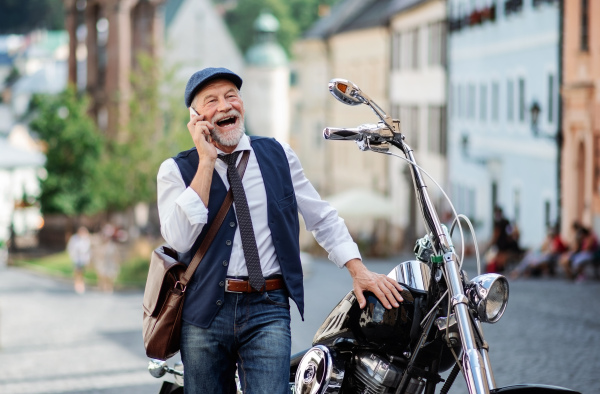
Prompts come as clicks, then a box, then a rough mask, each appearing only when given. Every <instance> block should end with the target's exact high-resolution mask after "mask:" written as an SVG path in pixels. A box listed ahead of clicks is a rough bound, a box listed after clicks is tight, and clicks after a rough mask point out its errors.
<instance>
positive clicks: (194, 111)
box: [190, 107, 200, 120]
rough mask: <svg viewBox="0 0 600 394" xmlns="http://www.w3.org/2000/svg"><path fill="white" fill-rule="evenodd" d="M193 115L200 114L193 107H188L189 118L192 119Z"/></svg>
mask: <svg viewBox="0 0 600 394" xmlns="http://www.w3.org/2000/svg"><path fill="white" fill-rule="evenodd" d="M194 115H198V116H200V114H199V113H198V112H197V111H196V110H195V109H194V107H190V120H192V118H193V117H194Z"/></svg>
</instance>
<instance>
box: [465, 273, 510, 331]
mask: <svg viewBox="0 0 600 394" xmlns="http://www.w3.org/2000/svg"><path fill="white" fill-rule="evenodd" d="M465 293H466V295H467V297H468V298H469V303H470V305H471V307H472V308H473V309H475V311H476V312H477V315H478V316H479V319H480V320H481V321H482V322H484V323H496V322H497V321H498V320H500V318H501V317H502V315H503V314H504V310H505V309H506V305H507V304H508V281H507V280H506V278H505V277H504V276H502V275H498V274H483V275H479V276H476V277H475V278H473V279H471V281H469V283H468V284H467V288H466V291H465Z"/></svg>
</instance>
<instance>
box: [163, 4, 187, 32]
mask: <svg viewBox="0 0 600 394" xmlns="http://www.w3.org/2000/svg"><path fill="white" fill-rule="evenodd" d="M181 3H183V0H167V2H166V4H165V27H167V28H168V27H169V26H171V23H173V19H175V15H177V11H179V7H180V6H181Z"/></svg>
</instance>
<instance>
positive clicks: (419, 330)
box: [149, 79, 577, 394]
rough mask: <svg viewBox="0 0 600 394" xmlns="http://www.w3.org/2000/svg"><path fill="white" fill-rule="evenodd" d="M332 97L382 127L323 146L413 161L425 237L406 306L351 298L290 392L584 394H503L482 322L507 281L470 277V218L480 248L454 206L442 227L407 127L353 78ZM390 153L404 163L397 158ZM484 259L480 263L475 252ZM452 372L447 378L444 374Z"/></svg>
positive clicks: (552, 392) (409, 276) (502, 301)
mask: <svg viewBox="0 0 600 394" xmlns="http://www.w3.org/2000/svg"><path fill="white" fill-rule="evenodd" d="M329 91H330V92H331V94H332V95H333V96H334V97H335V98H336V99H338V100H339V101H341V102H342V103H344V104H348V105H352V106H354V105H362V104H364V105H367V106H369V107H370V108H371V109H372V110H373V112H375V114H376V115H377V117H378V118H379V121H378V123H377V124H364V125H361V126H359V127H357V128H333V127H328V128H325V130H324V131H323V135H324V137H325V139H327V140H332V141H336V140H344V141H354V142H356V144H357V145H358V147H359V149H360V150H362V151H373V152H377V153H382V154H387V155H391V156H396V157H399V158H401V159H403V160H405V161H407V162H408V164H409V165H410V168H411V175H412V180H413V186H414V189H415V192H416V195H417V200H418V202H419V208H420V212H421V215H422V217H423V220H424V222H425V224H426V227H427V234H426V235H425V236H423V237H422V238H420V239H418V240H417V241H416V243H415V247H414V252H415V260H410V261H405V262H402V263H400V264H398V265H397V266H396V267H395V268H394V269H393V270H392V271H391V272H390V273H389V274H388V276H389V277H391V278H393V279H394V280H396V281H397V282H398V283H399V284H401V285H402V288H403V289H404V290H403V291H402V293H401V295H402V298H403V299H404V301H403V302H401V303H400V307H398V308H395V309H386V308H385V307H384V306H383V305H382V304H381V303H380V302H379V300H378V299H377V298H376V297H375V296H374V295H373V294H372V293H370V292H365V297H366V299H367V305H366V306H365V307H364V308H362V309H361V308H360V306H359V304H358V302H357V299H356V296H355V294H354V292H353V291H350V292H349V293H348V294H347V295H346V296H345V297H344V298H343V299H342V300H341V301H340V302H339V303H338V304H337V305H336V306H335V307H334V308H333V310H332V311H331V313H330V314H329V316H328V317H327V318H326V319H325V321H324V322H323V324H322V325H321V326H320V328H319V329H318V330H317V333H316V334H315V336H314V338H313V342H312V347H311V348H309V349H307V350H305V351H303V352H300V353H298V354H295V355H293V356H292V358H291V363H290V380H289V387H290V392H291V393H295V394H332V393H338V394H350V393H360V394H423V393H425V394H434V393H435V392H436V388H437V387H438V385H440V384H441V383H442V382H443V383H444V384H443V386H442V387H441V389H440V391H439V393H440V394H446V393H448V392H449V390H450V388H451V386H452V385H453V383H454V382H455V380H456V378H457V376H458V375H459V374H462V375H463V377H464V379H465V383H466V386H467V388H468V391H469V393H470V394H488V393H492V394H496V393H498V394H500V393H502V394H504V393H510V394H524V393H526V394H542V393H543V394H560V393H571V394H575V393H577V392H576V391H573V390H570V389H566V388H562V387H556V386H548V385H537V384H536V385H534V384H523V385H513V386H507V387H497V385H496V383H495V380H494V375H493V372H492V366H491V362H490V358H489V355H488V349H489V346H488V343H487V342H486V341H485V337H484V334H483V326H482V324H483V323H496V322H498V321H499V320H500V318H501V317H502V315H503V314H504V311H505V309H506V306H507V303H508V296H509V285H508V281H507V279H506V278H505V277H504V276H502V275H499V274H495V273H486V274H480V275H478V276H476V277H475V278H473V279H469V278H468V276H467V274H466V272H465V271H463V270H462V269H461V268H462V263H461V262H462V261H463V260H464V256H459V255H458V253H457V251H456V249H455V247H454V245H453V243H452V238H451V236H452V234H453V230H454V229H455V228H456V227H458V229H459V233H460V235H461V242H462V250H463V251H464V249H465V248H464V237H463V232H462V224H461V220H463V221H464V222H466V223H467V225H468V227H469V228H470V231H471V233H472V234H473V240H474V245H475V247H476V246H477V241H476V239H475V235H474V231H473V227H472V225H471V223H470V222H469V220H468V218H467V217H465V216H464V215H459V214H457V213H456V211H455V210H454V208H452V210H453V213H454V218H455V219H454V221H453V223H452V225H451V226H450V230H449V229H448V228H447V226H445V225H444V224H443V223H442V222H441V221H440V219H439V217H438V215H437V213H436V210H435V207H434V205H433V203H432V201H431V199H430V197H429V195H428V192H427V187H426V184H425V181H424V178H423V176H422V174H423V173H425V171H424V170H423V169H421V167H419V166H418V165H417V162H416V160H415V158H414V155H413V150H412V149H411V148H410V146H409V145H408V144H407V143H406V142H405V141H404V136H403V134H402V133H401V129H400V121H399V120H397V119H392V118H391V117H390V116H389V115H387V114H386V113H385V112H384V111H383V110H382V109H381V108H380V107H379V106H378V105H377V104H376V103H375V102H374V101H373V100H371V99H370V98H369V97H368V96H367V95H366V94H365V93H364V92H363V91H362V90H361V89H360V88H359V87H358V86H357V85H355V84H354V83H352V82H351V81H348V80H344V79H333V80H331V81H330V82H329ZM390 146H392V147H395V148H397V149H399V150H400V151H401V152H402V154H403V156H404V157H402V156H400V155H398V154H396V153H393V152H391V151H390ZM440 189H441V188H440ZM448 201H449V199H448ZM450 206H452V204H451V203H450ZM476 257H477V260H478V262H479V252H478V251H477V249H476ZM451 368H452V370H451V372H450V373H449V374H448V376H447V377H446V379H445V381H444V379H442V376H441V375H440V374H441V373H444V372H447V371H448V370H450V369H451ZM149 369H150V372H151V374H152V375H153V376H155V377H161V376H164V374H165V373H168V372H169V373H175V374H176V375H177V374H179V373H181V375H183V372H182V371H181V370H179V369H178V368H177V367H176V368H175V369H172V368H169V367H168V366H167V365H166V363H165V362H164V361H160V360H154V361H151V362H150V366H149ZM165 385H167V387H165ZM181 386H183V382H180V384H175V385H174V386H173V385H172V384H171V383H168V382H165V384H163V389H162V390H161V392H160V394H170V393H173V394H175V393H180V391H175V390H178V389H180V388H181ZM163 390H164V391H163ZM169 390H173V391H169ZM238 393H241V390H240V388H239V382H238Z"/></svg>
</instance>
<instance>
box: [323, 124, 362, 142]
mask: <svg viewBox="0 0 600 394" xmlns="http://www.w3.org/2000/svg"><path fill="white" fill-rule="evenodd" d="M323 137H324V138H325V139H326V140H346V141H356V140H360V139H362V138H363V132H362V131H360V130H359V129H357V128H352V129H343V128H338V127H325V129H323Z"/></svg>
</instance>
